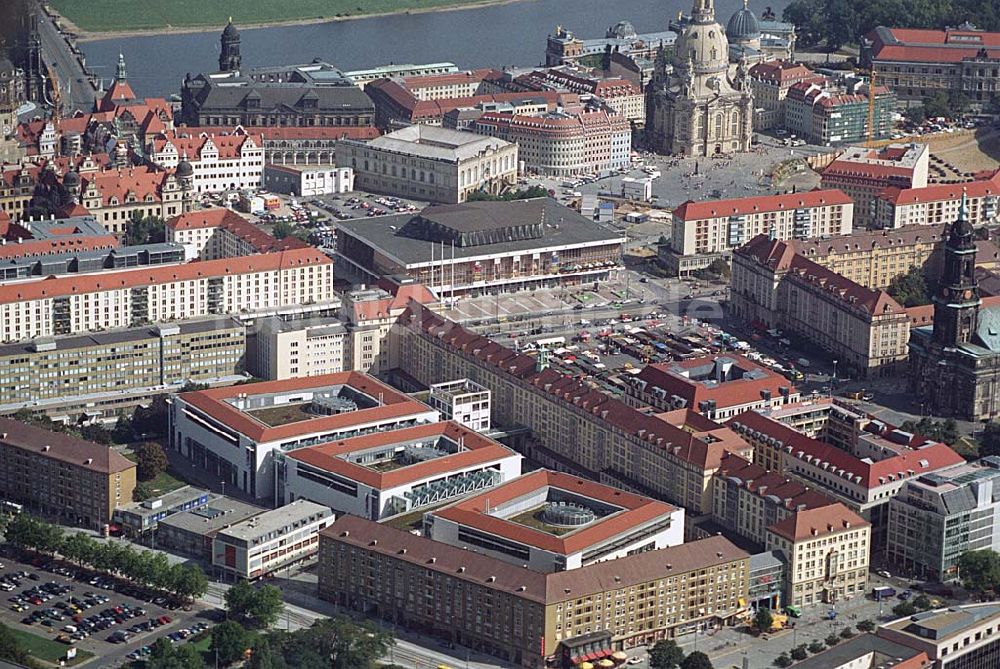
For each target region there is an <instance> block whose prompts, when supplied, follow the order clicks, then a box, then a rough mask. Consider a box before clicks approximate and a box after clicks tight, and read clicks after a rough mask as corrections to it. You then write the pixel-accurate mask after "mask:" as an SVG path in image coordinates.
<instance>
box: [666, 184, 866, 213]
mask: <svg viewBox="0 0 1000 669" xmlns="http://www.w3.org/2000/svg"><path fill="white" fill-rule="evenodd" d="M852 202H853V200H851V198H850V197H848V196H847V194H846V193H844V192H843V191H841V190H838V189H836V188H831V189H826V190H813V191H808V192H805V193H788V194H785V195H759V196H756V197H743V198H736V199H732V200H706V201H704V202H695V201H694V200H688V201H687V202H684V203H682V204H681V205H680V206H678V207H677V208H676V209H674V211H673V215H674V218H677V219H680V220H682V221H696V220H701V219H705V218H719V217H724V216H738V215H743V214H753V213H760V212H766V211H785V210H794V209H799V208H802V207H824V206H831V205H844V204H851V203H852Z"/></svg>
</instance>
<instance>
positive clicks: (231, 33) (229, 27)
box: [222, 19, 240, 37]
mask: <svg viewBox="0 0 1000 669" xmlns="http://www.w3.org/2000/svg"><path fill="white" fill-rule="evenodd" d="M222 34H223V36H225V37H239V36H240V31H239V30H237V29H236V26H234V25H233V20H232V19H229V23H227V24H226V27H225V29H223V31H222Z"/></svg>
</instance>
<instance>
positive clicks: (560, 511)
mask: <svg viewBox="0 0 1000 669" xmlns="http://www.w3.org/2000/svg"><path fill="white" fill-rule="evenodd" d="M542 520H544V521H545V522H546V523H548V524H549V525H558V526H560V527H581V526H583V525H586V524H587V523H592V522H594V521H595V520H597V514H596V513H594V510H593V509H590V508H587V507H586V506H584V505H582V504H576V503H575V502H549V503H548V504H546V505H545V508H544V509H542Z"/></svg>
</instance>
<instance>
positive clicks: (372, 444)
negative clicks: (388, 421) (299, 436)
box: [288, 421, 516, 490]
mask: <svg viewBox="0 0 1000 669" xmlns="http://www.w3.org/2000/svg"><path fill="white" fill-rule="evenodd" d="M436 437H447V438H448V439H450V440H451V441H453V442H456V443H461V445H462V450H460V451H459V452H457V453H451V454H448V455H444V456H441V457H439V458H433V459H431V460H423V461H421V462H417V463H415V464H412V465H408V466H406V467H400V468H398V469H393V470H391V471H386V472H379V471H376V470H374V469H371V468H369V467H366V466H364V465H359V464H355V463H353V462H351V461H349V460H347V459H346V458H345V457H344V456H346V455H348V454H350V453H354V452H357V451H362V450H367V449H370V448H376V447H379V446H392V445H394V444H404V443H407V442H411V441H416V440H420V439H424V440H426V439H429V438H436ZM514 455H516V454H515V453H514V451H512V450H510V449H509V448H507V447H506V446H504V445H503V444H501V443H499V442H497V441H494V440H492V439H490V438H489V437H486V436H483V435H481V434H479V433H478V432H475V431H473V430H470V429H469V428H467V427H465V426H463V425H460V424H459V423H456V422H454V421H443V422H440V423H427V424H425V425H417V426H415V427H408V428H403V429H400V430H390V431H388V432H378V433H375V434H367V435H363V436H360V437H354V438H351V439H342V440H340V441H337V442H330V443H326V444H320V445H318V446H310V447H308V448H300V449H298V450H295V451H291V452H290V453H288V457H289V458H291V459H293V460H298V461H300V462H304V463H306V464H309V465H312V466H313V467H318V468H319V469H323V470H326V471H330V472H334V473H337V474H341V475H342V476H346V477H347V478H349V479H351V480H352V481H358V482H359V483H363V484H365V485H367V486H371V487H372V488H375V489H377V490H384V489H386V488H394V487H397V486H402V485H406V484H409V483H416V482H418V481H422V480H424V479H427V478H430V477H440V476H445V475H447V474H449V473H452V472H455V471H457V470H461V469H465V468H467V467H475V466H482V465H487V464H489V463H492V462H496V461H498V460H501V459H503V458H509V457H512V456H514Z"/></svg>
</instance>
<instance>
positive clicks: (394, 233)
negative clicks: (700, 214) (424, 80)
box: [334, 198, 625, 265]
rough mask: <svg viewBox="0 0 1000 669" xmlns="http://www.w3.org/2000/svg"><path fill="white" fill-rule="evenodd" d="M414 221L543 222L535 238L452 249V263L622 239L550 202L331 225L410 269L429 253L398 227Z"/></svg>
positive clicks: (467, 225) (445, 209) (434, 210)
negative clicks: (420, 219)
mask: <svg viewBox="0 0 1000 669" xmlns="http://www.w3.org/2000/svg"><path fill="white" fill-rule="evenodd" d="M416 218H424V219H428V220H431V221H434V222H437V223H439V224H442V227H451V228H457V229H459V230H477V229H488V228H489V227H491V226H492V227H497V226H499V225H501V223H500V221H503V225H504V226H505V227H516V226H529V225H532V224H535V225H537V224H538V223H539V222H543V229H542V235H541V237H539V238H531V239H518V240H514V241H502V242H497V243H493V244H480V245H477V246H468V247H459V246H456V247H455V258H456V259H465V258H475V257H480V256H486V255H492V254H497V253H510V252H515V251H532V250H535V249H539V248H552V247H572V246H585V245H594V244H601V243H604V244H613V243H623V242H624V241H625V240H624V238H623V237H622V235H621V234H620V233H618V232H615V231H613V230H611V229H609V228H606V227H604V226H602V225H600V224H598V223H595V222H594V221H590V220H588V219H586V218H584V217H583V216H581V215H580V214H578V213H577V212H575V211H573V210H572V209H568V208H566V207H564V206H562V205H561V204H559V203H558V202H556V201H555V200H553V199H551V198H535V199H531V200H517V201H513V202H466V203H464V204H451V205H439V206H431V207H426V208H425V209H424V210H423V211H421V212H420V213H419V214H416V215H414V214H401V215H398V216H378V217H375V218H363V219H353V220H349V221H338V222H335V223H334V226H335V227H336V228H337V229H338V230H341V231H343V232H344V233H346V234H349V235H350V236H352V237H355V238H357V239H359V240H361V241H363V242H365V243H366V244H367V245H368V246H371V247H374V248H376V249H379V251H380V252H382V253H384V254H386V255H387V256H389V257H392V258H396V259H398V260H399V261H400V262H402V263H403V264H405V265H413V264H419V263H427V262H430V253H431V252H430V247H431V242H430V241H428V240H426V239H414V238H412V237H407V236H406V234H405V233H404V232H403V227H404V226H406V224H407V223H410V222H411V221H412V220H414V219H416ZM411 227H412V226H411ZM446 246H448V247H449V248H448V249H447V250H446V256H447V257H450V255H451V248H450V243H449V244H446Z"/></svg>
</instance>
